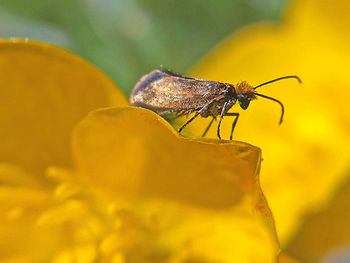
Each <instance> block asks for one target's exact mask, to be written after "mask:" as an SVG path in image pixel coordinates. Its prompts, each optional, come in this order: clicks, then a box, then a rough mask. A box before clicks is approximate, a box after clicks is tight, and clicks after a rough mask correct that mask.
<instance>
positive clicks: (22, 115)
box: [0, 40, 287, 263]
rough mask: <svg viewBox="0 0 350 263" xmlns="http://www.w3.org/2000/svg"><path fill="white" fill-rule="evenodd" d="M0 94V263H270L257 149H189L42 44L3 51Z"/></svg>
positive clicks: (270, 231) (188, 143)
mask: <svg viewBox="0 0 350 263" xmlns="http://www.w3.org/2000/svg"><path fill="white" fill-rule="evenodd" d="M0 91H1V96H0V123H1V129H0V145H1V147H0V183H1V184H0V225H1V227H0V261H1V262H54V263H56V262H57V263H60V262H152V263H154V262H170V263H177V262H188V263H189V262H243V263H244V262H264V263H265V262H267V263H268V262H275V260H276V257H277V256H278V254H279V248H278V244H277V241H276V236H275V231H274V223H273V219H272V216H271V213H270V210H269V208H268V206H267V202H266V200H265V198H264V196H263V194H262V191H261V188H260V184H259V179H258V171H259V167H260V156H261V153H260V150H259V149H258V148H256V147H254V146H251V145H249V144H246V143H241V142H219V141H217V140H190V139H184V138H182V137H181V136H180V135H178V133H177V132H176V131H174V129H173V128H172V127H171V126H170V125H169V124H168V123H166V122H165V121H164V120H163V119H162V118H160V117H159V116H158V115H156V114H154V113H152V112H150V111H148V110H143V109H138V108H133V107H129V106H128V104H127V100H126V99H125V97H124V96H123V95H122V94H121V93H120V92H119V91H118V90H117V88H116V87H115V86H114V85H113V84H112V83H111V81H110V80H109V79H108V78H107V77H106V76H105V75H104V74H103V73H101V72H100V71H99V70H97V69H96V68H94V67H93V66H92V65H90V64H88V63H87V62H85V61H83V60H82V59H80V58H78V57H76V56H74V55H73V54H71V53H69V52H67V51H64V50H62V49H60V48H57V47H54V46H52V45H48V44H43V43H39V42H33V41H25V40H10V41H9V40H2V41H0ZM111 107H113V108H111ZM285 260H287V258H285Z"/></svg>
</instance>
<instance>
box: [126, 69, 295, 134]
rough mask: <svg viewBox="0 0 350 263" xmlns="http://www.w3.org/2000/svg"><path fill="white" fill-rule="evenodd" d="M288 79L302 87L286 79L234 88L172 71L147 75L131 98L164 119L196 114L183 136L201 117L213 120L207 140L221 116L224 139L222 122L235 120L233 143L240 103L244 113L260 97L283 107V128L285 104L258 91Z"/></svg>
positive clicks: (135, 88) (227, 84) (153, 72)
mask: <svg viewBox="0 0 350 263" xmlns="http://www.w3.org/2000/svg"><path fill="white" fill-rule="evenodd" d="M288 78H294V79H297V80H298V81H299V82H300V83H301V80H300V78H299V77H297V76H285V77H281V78H277V79H274V80H270V81H268V82H264V83H262V84H260V85H258V86H255V87H253V86H251V85H249V84H248V83H247V82H246V81H242V82H239V83H238V84H236V85H233V84H229V83H224V82H218V81H212V80H205V79H196V78H189V77H183V76H180V75H177V74H175V73H172V72H168V71H162V70H154V71H152V72H150V73H149V74H147V75H144V76H143V77H142V78H141V79H140V81H139V82H138V83H136V85H135V87H134V89H133V90H132V93H131V95H130V103H131V104H132V105H134V106H137V107H142V108H146V109H149V110H152V111H154V112H156V113H157V114H159V115H162V116H163V115H168V114H171V113H175V114H176V116H182V115H188V114H191V113H195V114H194V115H193V116H192V117H191V118H190V119H189V120H188V121H187V122H186V123H185V124H183V125H182V126H181V128H180V129H179V133H181V131H182V130H183V129H184V128H185V127H186V126H187V125H188V124H189V123H191V122H192V121H193V120H194V119H195V118H197V117H198V116H201V117H203V118H207V117H212V119H211V121H210V122H209V124H208V126H207V128H206V129H205V131H204V133H203V134H202V136H203V137H204V136H205V135H206V134H207V132H208V130H209V129H210V127H211V125H212V123H213V121H214V120H215V119H216V117H217V116H220V118H219V121H218V125H217V136H218V138H219V139H221V135H220V125H221V121H222V119H223V118H224V116H230V117H235V119H234V121H233V123H232V128H231V133H230V140H232V136H233V131H234V129H235V126H236V124H237V120H238V117H239V113H232V112H228V111H229V110H230V109H231V108H232V106H233V105H235V104H236V103H237V102H238V104H239V106H240V107H241V108H242V109H243V110H246V109H247V108H248V106H249V104H250V102H251V101H252V100H255V99H257V97H263V98H266V99H269V100H272V101H274V102H277V103H278V104H279V105H280V106H281V111H282V112H281V117H280V121H279V124H281V123H282V121H283V115H284V106H283V104H282V103H281V102H280V101H279V100H277V99H275V98H272V97H269V96H266V95H263V94H260V93H257V92H256V89H257V88H259V87H261V86H264V85H267V84H269V83H272V82H275V81H279V80H282V79H288Z"/></svg>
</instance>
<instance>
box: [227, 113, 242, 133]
mask: <svg viewBox="0 0 350 263" xmlns="http://www.w3.org/2000/svg"><path fill="white" fill-rule="evenodd" d="M225 116H234V117H236V118H235V120H234V121H233V123H232V129H231V134H230V140H232V135H233V130H234V129H235V127H236V123H237V120H238V117H239V113H229V112H228V113H226V114H225Z"/></svg>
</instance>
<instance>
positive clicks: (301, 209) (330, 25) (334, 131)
mask: <svg viewBox="0 0 350 263" xmlns="http://www.w3.org/2000/svg"><path fill="white" fill-rule="evenodd" d="M320 2H321V4H320ZM333 4H334V5H333ZM343 8H345V9H346V10H349V8H348V2H347V1H336V3H334V2H333V1H313V0H308V1H294V2H292V3H291V5H290V6H289V8H287V12H286V14H287V15H286V17H285V18H284V20H283V22H282V23H281V24H280V25H272V24H259V25H254V26H251V27H248V28H246V29H244V30H243V31H241V32H239V33H238V34H235V35H234V36H232V37H229V38H228V39H227V40H225V41H224V42H223V43H222V44H221V45H220V46H219V47H218V48H217V49H215V50H214V51H213V52H212V53H211V54H210V55H209V56H208V57H207V58H205V59H204V60H203V61H202V62H201V63H200V64H199V65H198V66H197V67H196V68H195V69H194V70H193V71H192V74H191V76H195V77H201V78H206V79H213V80H218V81H223V82H229V83H233V84H235V83H237V82H239V81H241V80H247V81H248V82H249V83H251V84H252V85H258V84H260V83H262V82H265V81H268V80H271V79H274V78H277V77H281V76H286V75H294V74H296V75H298V76H299V77H300V78H301V79H302V80H303V84H302V86H299V85H298V84H297V82H296V81H295V82H294V81H292V80H284V81H283V82H279V83H274V84H271V85H269V86H264V87H261V88H259V92H260V93H263V94H266V95H268V96H272V97H274V98H277V99H279V100H281V101H282V102H283V104H284V106H285V109H286V113H285V118H284V120H285V121H284V123H283V124H282V125H281V126H278V125H277V123H278V120H279V114H280V108H279V106H278V105H277V104H275V103H273V102H271V101H268V100H266V99H263V98H259V99H258V100H257V101H253V102H252V103H251V105H250V107H249V109H248V110H247V111H246V112H242V111H241V110H239V109H238V106H236V108H233V109H232V111H233V112H235V111H237V112H240V113H242V114H241V116H240V119H239V121H238V125H237V127H236V130H235V134H234V138H235V139H237V140H241V141H245V142H249V143H252V144H254V145H257V146H259V147H260V148H261V149H262V152H263V159H264V162H263V163H262V168H261V181H262V187H263V190H264V192H265V194H266V196H267V199H268V201H269V204H270V205H271V209H272V212H273V214H274V218H275V221H276V227H277V233H278V236H279V238H280V240H281V243H282V246H286V244H287V243H288V241H289V240H290V239H291V238H292V237H293V235H295V233H296V232H295V231H296V229H297V227H298V226H300V224H301V221H302V218H303V215H304V214H307V213H309V212H310V211H317V210H320V209H322V208H323V207H324V206H325V205H326V204H327V203H328V202H329V201H330V198H331V197H332V195H333V194H334V192H335V191H336V190H337V189H338V185H339V184H341V183H342V182H343V180H344V177H346V176H347V175H348V173H347V172H346V171H347V169H348V164H349V160H350V151H349V142H350V138H349V137H350V135H349V130H350V111H349V107H348V98H349V97H350V80H349V70H348V61H349V60H350V50H349V48H348V47H349V35H348V34H347V33H346V32H347V31H346V30H345V28H348V26H349V25H347V26H344V24H342V23H343V22H344V21H348V16H346V17H342V16H341V14H343V15H344V11H342V10H343ZM338 15H339V16H340V17H338V18H336V19H335V18H334V17H335V16H338ZM341 24H342V25H341ZM335 25H337V26H335ZM207 122H208V121H206V122H205V121H197V122H196V123H194V124H193V125H192V126H189V127H188V129H187V128H186V129H187V132H189V135H190V136H198V135H200V134H201V133H202V132H203V130H204V129H205V125H206V123H207ZM225 125H226V126H225ZM230 125H231V121H229V118H227V120H226V121H224V126H223V129H222V133H223V136H225V137H226V138H227V136H228V133H229V131H230V129H231V127H230ZM191 127H192V130H191ZM191 133H192V135H191ZM209 136H211V137H215V136H216V133H215V129H214V128H213V129H212V131H211V133H210V135H209Z"/></svg>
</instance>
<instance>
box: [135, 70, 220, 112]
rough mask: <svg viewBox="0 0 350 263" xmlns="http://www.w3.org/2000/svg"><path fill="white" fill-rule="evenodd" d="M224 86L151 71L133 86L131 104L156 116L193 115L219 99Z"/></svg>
mask: <svg viewBox="0 0 350 263" xmlns="http://www.w3.org/2000/svg"><path fill="white" fill-rule="evenodd" d="M225 91H226V86H225V84H224V83H221V82H215V81H210V80H202V79H193V78H187V77H181V76H178V75H173V74H170V73H167V72H163V71H160V70H154V71H152V72H151V73H149V74H147V75H145V76H144V77H142V78H141V80H140V81H139V82H138V83H137V84H136V85H135V88H134V89H133V91H132V93H131V96H130V103H131V104H133V105H135V106H139V107H143V108H147V109H150V110H153V111H155V112H157V113H158V114H166V113H171V112H193V111H196V110H199V109H201V108H203V107H204V106H206V105H207V104H209V103H210V102H212V101H214V100H215V99H217V98H219V97H220V98H221V97H222V95H223V93H225Z"/></svg>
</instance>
